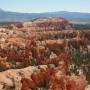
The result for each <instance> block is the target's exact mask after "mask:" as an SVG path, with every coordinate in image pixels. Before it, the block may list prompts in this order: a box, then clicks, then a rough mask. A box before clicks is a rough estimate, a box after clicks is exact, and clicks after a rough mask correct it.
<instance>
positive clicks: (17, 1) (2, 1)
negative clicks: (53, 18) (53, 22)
mask: <svg viewBox="0 0 90 90" xmlns="http://www.w3.org/2000/svg"><path fill="white" fill-rule="evenodd" d="M0 8H1V9H4V10H6V11H13V12H24V13H40V12H55V11H71V12H88V13H90V0H0Z"/></svg>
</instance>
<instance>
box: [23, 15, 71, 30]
mask: <svg viewBox="0 0 90 90" xmlns="http://www.w3.org/2000/svg"><path fill="white" fill-rule="evenodd" d="M24 27H28V28H30V29H31V30H67V29H71V27H70V25H69V22H68V20H66V19H64V18H61V17H53V18H52V17H49V18H47V17H44V18H38V19H36V20H34V21H32V22H25V23H24Z"/></svg>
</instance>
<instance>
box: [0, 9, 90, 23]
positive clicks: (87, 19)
mask: <svg viewBox="0 0 90 90" xmlns="http://www.w3.org/2000/svg"><path fill="white" fill-rule="evenodd" d="M39 17H64V18H66V19H67V20H69V21H71V22H73V23H83V24H84V23H87V24H90V13H80V12H68V11H57V12H46V13H17V12H10V11H4V10H2V9H0V22H22V21H29V20H33V19H36V18H39Z"/></svg>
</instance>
